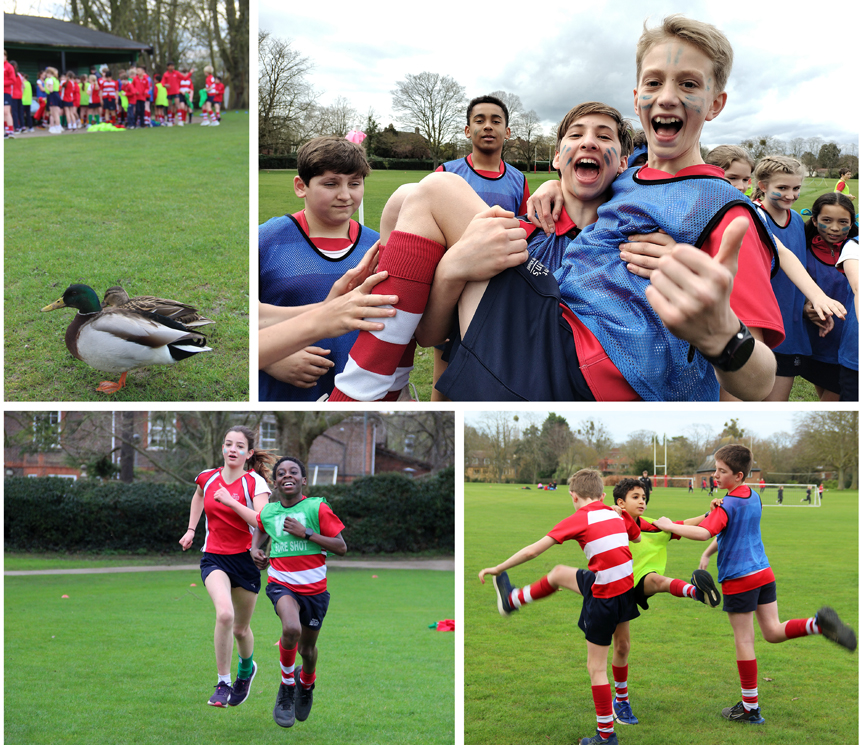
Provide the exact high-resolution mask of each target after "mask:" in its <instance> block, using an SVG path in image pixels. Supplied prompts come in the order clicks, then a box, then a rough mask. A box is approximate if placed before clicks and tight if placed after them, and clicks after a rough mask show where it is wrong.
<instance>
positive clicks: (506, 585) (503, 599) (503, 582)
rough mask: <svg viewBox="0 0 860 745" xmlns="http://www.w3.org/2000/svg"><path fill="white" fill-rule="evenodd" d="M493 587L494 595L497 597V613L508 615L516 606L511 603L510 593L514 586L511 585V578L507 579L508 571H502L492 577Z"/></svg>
mask: <svg viewBox="0 0 860 745" xmlns="http://www.w3.org/2000/svg"><path fill="white" fill-rule="evenodd" d="M493 587H495V588H496V597H497V599H498V606H499V613H501V614H502V615H503V616H509V615H511V613H513V612H514V611H515V610H518V609H517V608H514V606H513V605H511V593H512V592H513V590H514V588H513V587H511V580H510V579H508V573H507V572H502V573H501V574H499V575H498V576H496V577H493Z"/></svg>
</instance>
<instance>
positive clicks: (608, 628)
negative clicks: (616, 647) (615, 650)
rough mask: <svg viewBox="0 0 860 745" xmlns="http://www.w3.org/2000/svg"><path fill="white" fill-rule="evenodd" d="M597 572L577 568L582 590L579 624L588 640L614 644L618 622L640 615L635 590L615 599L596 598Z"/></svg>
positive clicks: (593, 642)
mask: <svg viewBox="0 0 860 745" xmlns="http://www.w3.org/2000/svg"><path fill="white" fill-rule="evenodd" d="M594 579H595V576H594V572H592V571H589V570H588V569H577V570H576V583H577V584H578V585H579V591H580V592H581V593H582V611H580V614H579V623H578V624H577V625H578V626H579V628H581V629H582V630H583V631H584V632H585V639H586V641H590V642H591V643H592V644H597V645H598V646H600V647H608V646H609V645H610V644H612V635H613V634H614V633H615V628H616V627H617V626H618V624H619V623H624V622H625V621H632V620H633V619H634V618H639V610H638V609H637V608H636V597H635V590H633V589H632V588H631V589H630V590H628V591H627V592H625V593H624V594H622V595H616V596H615V597H614V598H596V597H594V596H593V595H592V594H591V586H592V585H593V584H594Z"/></svg>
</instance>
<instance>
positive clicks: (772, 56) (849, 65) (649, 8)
mask: <svg viewBox="0 0 860 745" xmlns="http://www.w3.org/2000/svg"><path fill="white" fill-rule="evenodd" d="M681 5H682V6H683V8H684V13H685V14H686V15H688V16H690V17H693V18H697V19H699V20H703V21H707V22H709V23H713V24H715V25H716V26H717V27H718V28H720V29H721V30H722V31H723V32H724V33H725V34H726V35H727V36H728V38H729V41H730V42H731V43H732V46H733V48H734V52H735V62H734V68H733V71H732V74H731V77H730V79H729V84H728V87H727V93H728V102H727V105H726V109H725V111H724V112H723V113H722V114H720V116H719V117H718V118H717V119H715V120H714V121H713V122H710V123H708V124H706V125H705V130H704V133H703V137H702V142H703V143H704V144H706V145H708V146H709V147H711V146H714V145H718V144H722V143H737V142H740V141H741V140H743V139H745V138H747V137H750V136H756V135H773V136H775V137H779V138H781V139H783V140H791V139H792V138H794V137H804V138H807V137H814V136H818V137H821V138H823V139H824V140H825V141H835V142H837V143H839V144H840V145H841V144H843V143H847V142H854V143H856V142H857V138H858V132H857V122H858V120H860V116H858V112H860V105H858V102H860V96H858V95H857V93H856V75H855V70H856V54H855V52H854V47H852V46H851V44H852V41H851V40H852V39H854V38H855V37H856V33H855V31H856V28H857V22H858V20H860V19H858V13H857V11H856V10H850V11H849V10H846V8H847V7H851V8H856V4H855V3H839V4H838V6H836V7H838V10H836V8H832V9H829V10H827V11H826V18H823V19H822V18H816V16H815V7H816V6H815V4H812V5H809V4H807V5H804V6H802V7H803V10H802V11H801V12H796V11H795V8H797V6H796V5H795V4H793V3H776V4H772V3H756V2H749V0H743V1H740V0H688V2H686V3H683V4H678V3H668V2H660V1H657V2H632V0H614V1H613V2H600V1H599V0H591V2H588V3H552V4H548V5H542V6H540V7H539V8H538V7H537V6H531V5H530V4H529V3H528V2H517V3H513V2H510V0H502V1H501V2H494V3H493V2H491V3H486V4H478V3H462V2H452V1H451V0H432V1H431V2H427V3H420V4H418V5H417V6H407V5H401V4H394V3H390V2H386V3H382V2H373V1H371V2H369V3H363V4H362V3H349V4H347V3H343V2H339V1H336V2H328V3H326V4H325V6H324V8H325V12H320V11H321V7H323V6H320V5H319V4H318V3H313V2H309V3H291V4H290V5H289V12H286V11H285V10H284V5H283V4H282V3H280V2H277V1H276V0H260V2H259V3H258V7H259V21H260V28H261V29H263V30H266V31H269V32H270V33H272V34H274V35H276V36H279V37H283V38H291V39H293V41H294V42H295V45H296V48H298V49H299V50H300V51H301V52H302V54H304V55H305V56H307V57H309V58H310V59H311V60H312V61H313V63H314V66H315V67H314V70H313V73H312V74H311V77H310V82H311V84H312V85H313V86H314V88H315V89H316V90H317V92H318V93H321V95H320V102H321V103H323V104H325V105H328V104H331V103H332V102H333V101H334V100H335V98H337V97H338V96H344V97H345V98H347V99H348V100H349V101H350V103H351V104H352V106H353V107H354V108H356V109H357V110H358V111H359V113H360V114H361V116H362V117H364V116H365V114H366V113H367V111H368V109H369V108H371V107H372V108H373V109H374V111H375V112H376V115H377V119H378V120H379V121H380V122H381V124H382V126H386V125H387V124H388V123H390V122H392V121H393V120H394V117H393V115H392V109H391V91H392V90H393V89H394V88H395V86H396V83H397V81H398V80H402V79H403V78H404V76H405V74H406V73H410V74H418V73H420V72H424V71H429V72H436V73H441V74H443V75H450V76H451V77H453V78H454V79H455V80H457V82H459V83H460V84H461V85H463V86H465V88H466V96H467V97H468V98H472V97H474V96H478V95H483V94H486V93H489V92H490V91H493V90H499V89H501V90H505V91H508V92H510V93H515V94H517V95H518V96H519V97H520V99H521V100H522V102H523V104H524V106H525V108H526V110H529V109H534V110H535V111H536V112H537V114H538V116H539V117H540V119H541V120H542V121H543V122H544V123H545V124H555V123H557V122H558V121H560V120H561V118H562V117H563V116H564V114H565V112H566V111H567V110H568V109H570V108H571V107H572V106H573V105H575V104H577V103H580V102H583V101H589V100H595V99H597V100H600V101H603V102H604V103H608V104H611V105H612V106H615V107H616V108H618V109H619V110H620V111H621V112H622V113H623V114H625V115H626V116H629V117H631V118H635V117H634V114H633V88H634V86H635V82H636V81H635V77H636V66H635V46H636V41H637V39H638V37H639V35H640V33H641V31H642V23H643V21H644V20H645V18H646V17H650V18H651V19H652V22H653V21H659V20H661V19H662V18H663V17H664V16H665V15H668V14H670V13H673V12H678V10H679V7H681ZM820 7H822V8H823V7H824V6H820ZM855 152H856V151H855Z"/></svg>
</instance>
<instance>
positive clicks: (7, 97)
mask: <svg viewBox="0 0 860 745" xmlns="http://www.w3.org/2000/svg"><path fill="white" fill-rule="evenodd" d="M3 105H4V106H11V105H12V94H11V93H4V94H3Z"/></svg>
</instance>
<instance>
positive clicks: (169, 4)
mask: <svg viewBox="0 0 860 745" xmlns="http://www.w3.org/2000/svg"><path fill="white" fill-rule="evenodd" d="M65 16H66V17H67V18H68V20H70V21H71V22H72V23H76V24H78V25H80V26H86V27H87V28H92V29H95V30H96V31H103V32H105V33H109V34H113V35H114V36H120V37H122V38H124V39H134V40H135V41H141V42H144V43H146V44H149V45H151V46H152V54H143V55H142V56H141V58H140V60H139V62H140V63H141V64H144V65H146V67H147V68H148V69H150V70H156V71H163V70H165V69H166V68H167V63H168V62H174V63H175V64H176V65H177V67H178V66H180V65H181V64H183V63H185V64H188V65H193V66H195V67H197V68H198V69H202V68H203V67H204V66H205V65H207V64H208V65H212V67H213V68H214V69H215V71H216V74H221V77H222V78H223V81H224V85H226V86H228V87H229V88H230V94H231V95H230V102H229V103H230V108H232V109H239V108H247V107H248V81H249V69H250V56H249V40H250V36H249V22H250V6H249V2H248V0H203V2H197V3H195V2H188V0H68V4H67V6H66V8H65Z"/></svg>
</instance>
